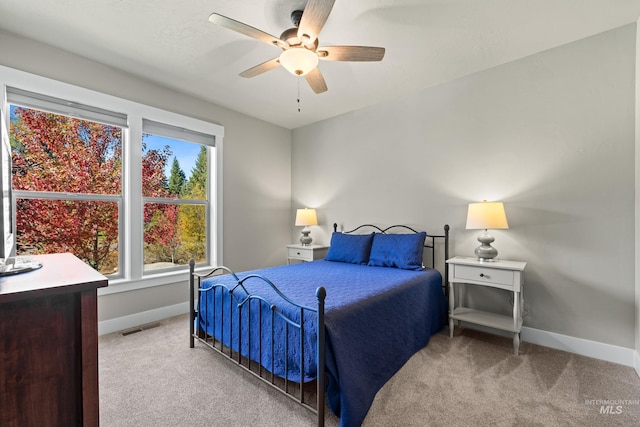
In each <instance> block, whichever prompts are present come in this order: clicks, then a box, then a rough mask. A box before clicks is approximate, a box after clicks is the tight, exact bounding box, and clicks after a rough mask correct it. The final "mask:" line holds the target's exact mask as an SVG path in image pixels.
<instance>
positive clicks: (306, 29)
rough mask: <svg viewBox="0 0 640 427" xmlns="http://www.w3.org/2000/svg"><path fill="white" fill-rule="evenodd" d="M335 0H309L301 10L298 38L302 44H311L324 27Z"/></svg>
mask: <svg viewBox="0 0 640 427" xmlns="http://www.w3.org/2000/svg"><path fill="white" fill-rule="evenodd" d="M334 3H335V0H309V1H308V2H307V5H306V6H305V8H304V11H303V12H302V18H301V19H300V25H298V39H300V41H302V43H304V44H312V43H313V42H315V41H316V39H317V38H318V34H320V30H322V27H324V24H325V22H327V18H329V14H330V13H331V9H333V4H334Z"/></svg>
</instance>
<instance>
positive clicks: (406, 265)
mask: <svg viewBox="0 0 640 427" xmlns="http://www.w3.org/2000/svg"><path fill="white" fill-rule="evenodd" d="M426 237H427V233H425V232H424V231H422V232H420V233H415V234H382V233H376V234H375V236H374V237H373V244H372V245H371V255H370V256H369V264H368V265H371V266H376V267H395V268H402V269H404V270H422V252H423V250H424V240H425V239H426Z"/></svg>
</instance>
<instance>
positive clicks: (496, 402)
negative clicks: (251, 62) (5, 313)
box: [99, 315, 640, 427]
mask: <svg viewBox="0 0 640 427" xmlns="http://www.w3.org/2000/svg"><path fill="white" fill-rule="evenodd" d="M188 323H189V322H188V317H187V316H186V315H184V316H178V317H174V318H171V319H167V320H164V321H162V322H159V324H160V325H159V326H157V327H153V328H150V329H146V330H143V331H141V332H137V333H135V334H131V335H127V336H123V335H122V334H120V333H114V334H109V335H105V336H102V337H100V340H99V381H100V425H101V426H102V427H126V426H136V427H143V426H256V425H257V426H313V425H315V416H314V415H313V414H312V413H311V412H309V411H308V410H306V409H304V408H301V407H299V406H298V405H297V404H296V403H295V402H292V401H290V400H289V399H287V398H286V397H284V396H282V395H280V394H279V393H277V392H276V391H274V390H272V389H271V388H270V387H268V386H267V385H265V384H263V383H261V382H260V381H259V380H257V379H255V378H253V377H251V376H250V375H249V374H247V373H245V372H244V371H242V370H240V369H238V368H237V367H236V366H233V365H232V364H231V363H230V362H229V361H227V360H224V359H223V358H222V357H220V355H218V354H215V353H213V352H212V351H211V350H210V349H208V348H206V347H204V346H203V345H200V344H198V343H196V348H193V349H191V348H189V324H188ZM520 353H521V354H520V355H519V356H514V355H513V354H512V341H511V339H508V338H503V337H496V336H493V335H490V334H485V333H481V332H476V331H473V330H470V329H464V328H456V335H455V336H454V338H449V337H448V335H447V334H446V329H445V331H443V332H442V333H440V334H437V335H435V336H434V337H432V338H431V342H430V343H429V345H428V346H427V347H425V348H424V349H422V350H421V351H420V352H418V353H417V354H415V355H414V356H413V357H412V358H411V359H410V360H409V361H408V362H407V363H406V364H405V366H404V367H403V368H402V369H401V370H400V371H399V372H398V373H397V374H396V375H395V376H394V377H393V378H392V379H391V380H389V382H388V383H387V384H386V385H385V386H384V387H383V388H382V389H381V390H380V391H379V392H378V395H377V396H376V399H375V401H374V402H373V405H372V407H371V409H370V410H369V413H368V415H367V417H366V419H365V421H364V424H363V425H364V426H369V427H374V426H385V427H386V426H472V425H473V426H484V425H495V426H637V425H640V378H638V376H637V374H636V372H635V371H634V370H633V369H632V368H629V367H625V366H621V365H616V364H612V363H608V362H604V361H600V360H596V359H591V358H587V357H583V356H577V355H574V354H571V353H566V352H563V351H558V350H553V349H548V348H545V347H540V346H536V345H532V344H528V343H523V344H522V345H521V347H520ZM326 425H327V426H336V425H338V419H337V418H336V417H335V416H333V414H330V413H328V415H327V422H326Z"/></svg>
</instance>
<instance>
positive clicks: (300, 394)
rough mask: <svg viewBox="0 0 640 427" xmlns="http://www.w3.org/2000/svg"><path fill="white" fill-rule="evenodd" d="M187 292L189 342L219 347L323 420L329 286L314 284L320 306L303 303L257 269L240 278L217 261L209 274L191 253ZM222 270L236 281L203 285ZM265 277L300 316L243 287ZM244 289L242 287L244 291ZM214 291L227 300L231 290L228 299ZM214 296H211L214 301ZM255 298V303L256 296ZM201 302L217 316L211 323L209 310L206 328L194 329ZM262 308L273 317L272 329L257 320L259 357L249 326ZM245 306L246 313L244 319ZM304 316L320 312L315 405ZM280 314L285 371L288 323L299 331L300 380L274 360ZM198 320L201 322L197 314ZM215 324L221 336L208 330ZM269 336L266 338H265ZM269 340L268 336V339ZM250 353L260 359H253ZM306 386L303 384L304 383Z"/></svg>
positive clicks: (260, 313) (319, 421)
mask: <svg viewBox="0 0 640 427" xmlns="http://www.w3.org/2000/svg"><path fill="white" fill-rule="evenodd" d="M189 272H190V274H189V291H190V292H189V295H190V300H189V302H190V307H191V309H190V310H189V313H190V315H189V328H190V329H189V332H190V334H189V346H190V347H191V348H193V347H194V345H195V341H196V340H197V341H199V342H201V343H202V344H204V345H206V346H207V347H209V348H211V349H213V350H215V351H216V352H217V353H219V354H221V355H223V356H225V357H226V358H227V359H228V360H230V361H232V362H233V363H234V364H236V365H237V366H240V367H241V368H242V369H244V370H245V371H246V372H249V373H251V374H252V375H253V376H255V377H256V378H259V379H260V380H261V381H263V382H264V383H266V384H268V385H269V386H271V387H273V388H274V389H276V390H278V391H280V392H281V393H283V394H284V395H286V396H288V397H289V398H291V399H293V400H294V401H296V402H297V403H299V404H301V405H302V406H304V407H305V408H307V409H309V410H311V411H312V412H313V413H315V414H316V415H317V419H318V426H322V425H324V418H325V394H324V387H325V376H324V366H325V321H324V319H325V313H324V302H325V297H326V290H325V289H324V288H323V287H319V288H318V289H317V290H316V298H317V303H318V304H317V307H315V308H312V307H306V306H303V305H300V304H297V303H295V302H293V301H291V300H290V299H289V298H287V297H286V296H285V295H284V294H283V293H282V292H281V291H280V290H279V289H278V288H277V287H276V286H275V285H274V284H273V283H272V282H271V281H270V280H268V279H266V278H264V277H262V276H259V275H255V274H251V275H248V276H246V277H243V278H242V279H240V278H238V276H237V275H236V274H235V273H234V272H233V271H231V270H230V269H228V268H226V267H217V268H215V269H213V270H211V271H209V272H207V273H205V274H200V273H196V272H195V261H194V260H193V259H192V260H190V261H189ZM220 274H230V275H231V276H232V277H233V281H234V282H235V283H234V284H233V285H232V286H229V285H228V284H223V283H213V284H211V285H210V286H207V287H206V288H204V289H201V286H202V280H204V279H205V278H208V277H214V276H216V275H220ZM250 279H253V280H261V281H263V282H264V283H265V285H266V286H269V287H271V288H272V289H273V290H275V291H276V293H277V294H278V295H279V296H280V297H281V298H282V299H283V300H284V301H285V302H286V303H287V304H290V305H291V306H292V307H296V310H297V311H298V313H299V316H300V318H299V319H298V320H296V319H292V318H291V317H289V316H287V315H286V314H285V312H284V311H283V310H282V309H281V308H280V307H278V306H277V305H275V304H273V303H271V302H269V301H267V300H265V299H264V298H263V297H261V296H258V295H252V294H250V293H249V292H248V291H247V288H246V287H245V285H244V284H245V282H246V281H247V280H250ZM240 290H242V292H240ZM211 293H213V297H212V298H211V299H208V298H206V296H207V295H209V294H211ZM216 296H217V297H219V299H220V301H223V300H224V298H223V297H225V296H228V298H227V299H228V301H229V305H228V306H225V305H226V304H222V303H216ZM210 301H212V302H210ZM253 301H255V302H254V303H253V304H252V302H253ZM201 304H206V310H207V311H209V310H212V312H213V313H214V314H215V315H214V316H213V322H214V323H213V324H210V323H209V318H208V316H206V317H205V319H204V322H205V324H204V331H203V330H201V329H200V328H198V330H196V327H195V322H196V320H197V319H198V308H199V307H201ZM234 306H235V309H236V313H237V315H236V316H231V314H232V313H233V309H234ZM252 306H253V307H254V308H253V310H256V309H257V310H258V313H252ZM225 310H229V311H227V313H228V317H225V315H224V313H225ZM263 310H269V311H270V312H271V322H270V326H271V328H270V330H266V331H263V325H262V322H257V324H258V325H259V326H258V328H259V331H258V332H257V336H258V337H260V342H259V343H258V346H259V351H258V353H259V354H258V355H257V356H258V357H257V358H256V357H255V355H254V354H252V353H251V348H252V346H251V339H252V335H253V334H252V331H251V326H250V325H251V317H252V316H256V315H257V316H260V318H262V315H263ZM243 312H244V313H245V314H246V317H245V319H246V321H243ZM217 314H220V322H222V323H221V324H220V325H216V324H215V322H216V320H215V319H216V318H217ZM306 316H316V317H317V338H316V351H317V359H316V363H317V372H316V380H315V383H316V387H315V407H313V406H312V405H311V401H310V399H311V398H308V396H305V391H306V392H307V394H308V395H309V396H311V395H313V393H310V392H313V390H309V388H310V387H309V386H308V384H309V383H305V382H304V372H305V369H304V368H305V360H304V359H305V357H304V342H305V339H304V338H305V327H304V322H305V318H306ZM226 319H229V320H228V321H227V323H229V324H224V321H225V320H226ZM276 319H279V320H281V321H283V322H284V328H285V332H284V335H283V337H282V341H284V345H283V347H280V348H284V355H281V356H282V357H283V358H284V361H285V372H287V371H288V357H287V354H288V353H289V337H290V335H289V328H293V329H295V330H297V331H298V334H299V337H300V339H299V342H298V345H299V346H300V347H299V349H298V350H299V355H300V360H299V363H300V381H299V382H298V381H292V380H290V379H289V375H288V374H286V373H285V376H284V377H278V376H276V375H275V374H274V373H273V372H274V363H275V359H276V357H278V354H277V353H276V351H275V350H274V349H275V348H276V343H275V339H276V338H275V337H276V333H275V329H276ZM198 322H200V321H199V320H198ZM210 326H212V327H213V331H214V334H215V333H216V332H217V331H220V332H219V333H220V336H219V337H215V336H211V335H209V334H207V332H206V331H208V330H209V327H210ZM225 334H229V335H228V336H227V338H225ZM234 335H235V337H236V338H237V343H238V345H237V347H238V348H237V349H234V348H233V347H234V344H233V343H234V340H233V339H234V338H233V337H234ZM265 337H266V339H265ZM226 339H228V342H229V343H230V346H226V345H224V344H223V343H224V342H225V340H226ZM244 340H247V341H246V343H247V347H248V354H247V355H243V354H242V353H243V350H242V348H243V345H242V343H243V341H244ZM265 341H266V342H265ZM263 345H268V346H271V347H270V348H271V360H266V361H265V360H262V348H263V347H262V346H263ZM252 359H257V360H256V361H253V360H252ZM264 367H270V368H271V369H266V368H264ZM306 384H307V386H306V387H305V385H306Z"/></svg>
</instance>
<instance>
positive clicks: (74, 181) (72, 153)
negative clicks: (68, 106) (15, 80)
mask: <svg viewBox="0 0 640 427" xmlns="http://www.w3.org/2000/svg"><path fill="white" fill-rule="evenodd" d="M10 133H11V145H12V149H13V188H14V189H16V190H30V191H52V192H64V193H84V194H110V195H118V194H120V192H121V182H122V178H121V174H122V172H121V169H122V161H121V159H122V156H121V152H122V129H121V128H119V127H116V126H110V125H105V124H101V123H96V122H91V121H87V120H81V119H75V118H72V117H68V116H63V115H59V114H54V113H47V112H43V111H39V110H34V109H31V108H24V107H16V106H13V105H12V106H11V129H10ZM76 255H77V254H76Z"/></svg>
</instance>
